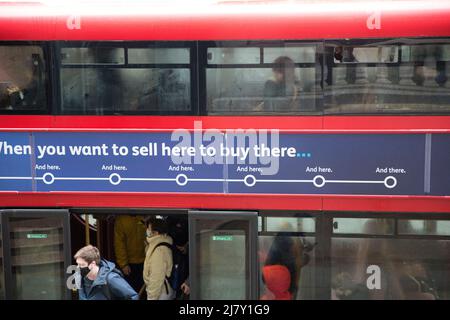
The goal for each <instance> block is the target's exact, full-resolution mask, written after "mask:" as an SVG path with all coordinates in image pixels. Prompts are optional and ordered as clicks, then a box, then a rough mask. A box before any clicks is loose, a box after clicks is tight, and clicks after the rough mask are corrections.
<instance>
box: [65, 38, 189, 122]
mask: <svg viewBox="0 0 450 320" xmlns="http://www.w3.org/2000/svg"><path fill="white" fill-rule="evenodd" d="M68 49H70V50H69V51H68ZM73 49H74V48H63V49H62V52H63V53H64V56H63V59H62V65H61V91H62V93H61V94H62V109H61V112H62V113H65V114H141V113H143V114H146V113H150V114H177V113H178V114H189V113H191V109H192V103H191V69H190V64H189V59H190V56H189V48H115V47H113V48H101V50H99V48H96V47H92V48H91V47H88V48H75V49H77V50H79V49H83V51H82V52H81V53H79V52H77V50H75V52H74V53H70V52H71V51H72V50H73ZM69 53H70V54H69ZM75 56H76V57H75Z"/></svg>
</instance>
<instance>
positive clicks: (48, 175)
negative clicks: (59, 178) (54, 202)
mask: <svg viewBox="0 0 450 320" xmlns="http://www.w3.org/2000/svg"><path fill="white" fill-rule="evenodd" d="M47 177H50V180H48V181H47ZM42 181H44V183H45V184H52V183H53V182H55V176H54V175H53V174H52V173H50V172H47V173H46V174H44V175H43V176H42Z"/></svg>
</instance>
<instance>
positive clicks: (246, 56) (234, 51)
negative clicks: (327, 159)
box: [208, 48, 260, 64]
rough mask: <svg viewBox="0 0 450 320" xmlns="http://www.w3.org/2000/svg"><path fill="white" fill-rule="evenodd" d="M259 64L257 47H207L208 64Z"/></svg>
mask: <svg viewBox="0 0 450 320" xmlns="http://www.w3.org/2000/svg"><path fill="white" fill-rule="evenodd" d="M248 63H251V64H259V63H260V49H259V48H208V64H248Z"/></svg>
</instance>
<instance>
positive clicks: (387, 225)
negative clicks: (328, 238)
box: [333, 218, 394, 234]
mask: <svg viewBox="0 0 450 320" xmlns="http://www.w3.org/2000/svg"><path fill="white" fill-rule="evenodd" d="M333 229H334V230H333V232H334V233H353V234H393V233H394V220H393V219H360V218H334V219H333Z"/></svg>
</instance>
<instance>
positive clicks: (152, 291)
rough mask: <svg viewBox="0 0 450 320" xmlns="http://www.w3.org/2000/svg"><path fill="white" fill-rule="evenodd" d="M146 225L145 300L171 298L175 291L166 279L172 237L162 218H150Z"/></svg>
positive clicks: (168, 269)
mask: <svg viewBox="0 0 450 320" xmlns="http://www.w3.org/2000/svg"><path fill="white" fill-rule="evenodd" d="M146 225H147V247H146V256H145V261H144V273H143V276H144V282H145V286H146V292H147V300H172V299H174V298H175V292H174V290H173V289H172V287H171V286H170V283H169V281H168V280H167V278H168V277H170V275H171V273H172V265H173V261H172V249H171V246H172V243H173V241H172V238H171V237H170V236H169V235H167V232H168V225H167V223H166V221H164V220H163V219H156V218H150V219H148V220H147V221H146Z"/></svg>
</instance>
